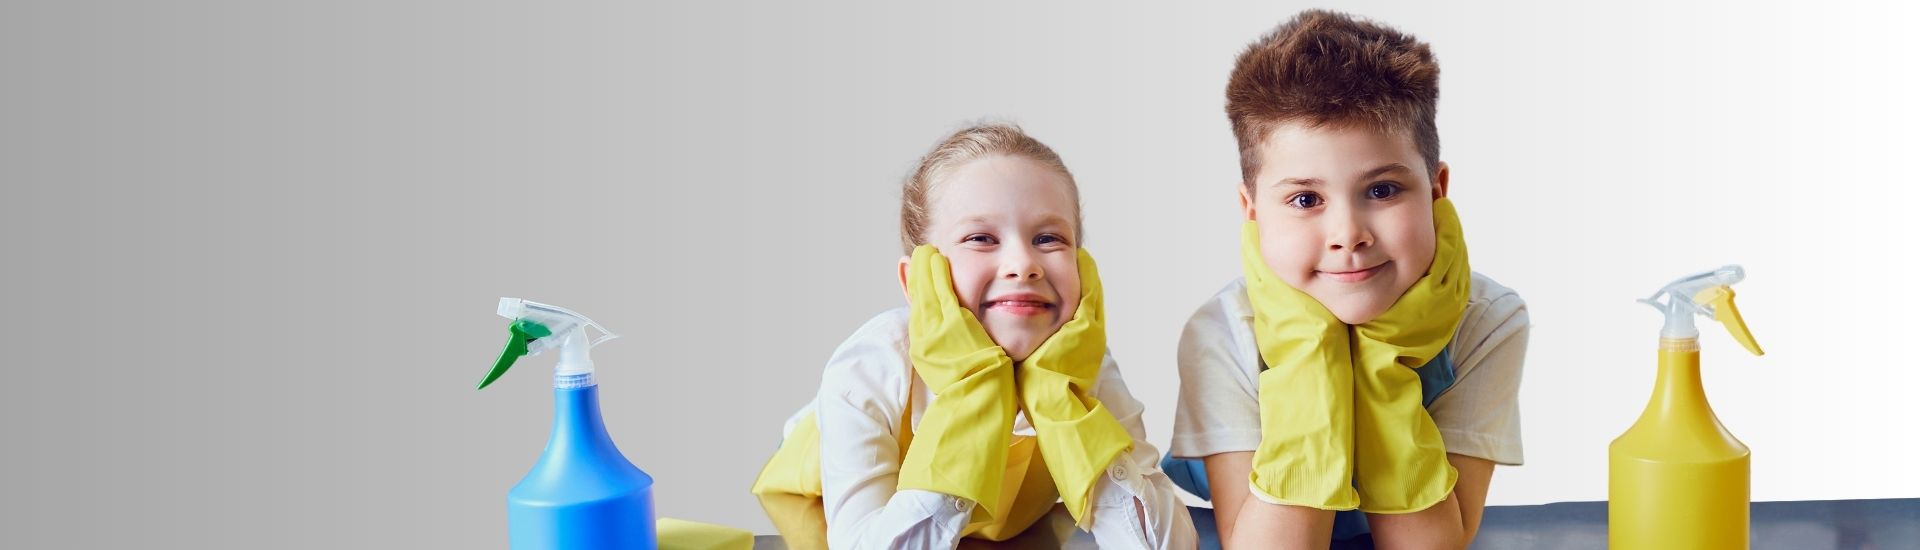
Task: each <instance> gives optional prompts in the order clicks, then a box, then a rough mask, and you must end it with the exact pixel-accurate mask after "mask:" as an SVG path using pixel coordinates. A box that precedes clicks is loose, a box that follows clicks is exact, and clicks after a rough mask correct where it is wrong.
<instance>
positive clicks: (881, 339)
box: [786, 308, 1198, 549]
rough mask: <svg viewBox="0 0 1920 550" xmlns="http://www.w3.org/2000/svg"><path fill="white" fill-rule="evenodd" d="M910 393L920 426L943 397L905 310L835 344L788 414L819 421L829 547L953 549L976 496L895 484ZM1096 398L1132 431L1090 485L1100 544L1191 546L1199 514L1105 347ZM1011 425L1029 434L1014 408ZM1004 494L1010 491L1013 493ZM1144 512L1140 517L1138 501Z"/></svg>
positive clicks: (880, 318)
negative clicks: (1185, 498) (1193, 513)
mask: <svg viewBox="0 0 1920 550" xmlns="http://www.w3.org/2000/svg"><path fill="white" fill-rule="evenodd" d="M908 392H912V395H913V399H912V403H913V410H912V411H911V414H912V415H913V416H912V423H913V425H914V426H918V425H919V424H920V417H921V415H922V414H924V413H925V411H926V408H927V405H928V404H929V403H931V402H933V400H935V399H938V396H935V395H933V393H932V391H931V390H929V389H927V386H926V384H925V383H924V382H921V381H920V379H919V377H918V376H916V375H914V373H913V363H912V361H911V359H910V358H909V356H908V353H907V309H906V308H899V309H894V310H891V311H887V312H885V313H881V314H880V315H878V316H875V317H874V318H873V319H872V320H870V321H867V324H866V325H864V326H861V327H860V329H859V330H857V331H854V333H853V335H852V336H849V337H847V340H846V341H845V342H843V343H841V344H840V348H839V349H836V350H834V352H833V358H831V359H829V360H828V361H827V366H826V371H825V372H824V373H823V374H822V375H821V380H820V393H819V395H817V396H815V398H814V401H813V403H809V404H808V405H807V407H806V408H803V409H801V410H800V412H798V413H796V414H795V415H794V416H793V418H792V419H789V420H788V421H787V427H786V432H787V433H789V434H791V433H792V431H793V426H794V424H795V423H796V422H798V421H799V420H800V419H801V418H804V417H805V416H806V415H807V413H808V412H814V413H816V418H817V422H818V425H819V427H820V481H821V492H822V493H823V494H822V496H821V500H822V501H823V504H824V507H825V512H826V520H827V541H828V546H830V547H832V548H906V549H919V548H929V549H936V548H937V549H949V548H954V547H955V546H957V545H959V543H960V538H961V531H962V530H963V529H965V528H966V525H967V523H968V521H969V520H970V519H972V516H973V514H972V512H973V506H974V504H973V502H971V501H968V500H965V499H960V498H957V497H952V496H948V495H945V494H941V493H935V492H931V491H921V490H912V489H909V490H901V491H896V490H895V487H896V486H897V485H898V483H897V478H898V474H899V471H900V461H901V460H902V459H903V458H904V457H902V456H900V451H899V449H900V446H899V437H900V434H898V433H895V432H896V431H898V430H899V424H900V418H901V416H902V414H904V413H907V412H908V411H906V410H904V409H905V407H906V405H907V403H908V400H907V396H908ZM1093 393H1094V397H1095V398H1097V399H1099V400H1100V402H1101V403H1103V404H1105V405H1106V408H1107V410H1108V411H1111V412H1112V413H1113V416H1114V418H1116V419H1118V420H1119V421H1120V424H1121V425H1122V426H1125V427H1126V430H1127V433H1128V434H1129V435H1131V436H1132V437H1133V448H1132V450H1130V451H1129V452H1126V453H1122V454H1121V455H1119V456H1117V457H1115V458H1114V460H1113V462H1112V464H1110V465H1109V466H1108V467H1107V475H1106V476H1103V477H1101V478H1100V480H1099V481H1098V482H1097V483H1096V484H1095V485H1094V488H1093V505H1092V511H1091V513H1092V519H1091V521H1090V525H1089V530H1090V531H1091V532H1092V533H1093V536H1094V540H1095V542H1097V543H1098V544H1099V545H1100V547H1101V548H1154V549H1159V548H1193V547H1195V546H1196V545H1197V544H1198V539H1197V538H1196V534H1195V533H1194V528H1193V520H1192V518H1191V517H1189V516H1188V515H1187V509H1186V506H1185V505H1184V504H1182V503H1181V501H1180V498H1179V496H1178V495H1177V494H1176V493H1175V491H1174V487H1173V482H1172V480H1170V479H1168V478H1167V476H1166V474H1165V473H1162V472H1161V471H1160V466H1159V461H1160V456H1159V451H1158V450H1156V449H1154V447H1153V445H1152V444H1149V443H1147V434H1146V431H1147V429H1146V425H1145V424H1143V423H1142V422H1141V421H1140V413H1141V410H1142V408H1143V407H1142V406H1141V404H1140V402H1139V401H1138V400H1135V399H1134V398H1133V395H1132V394H1131V393H1129V392H1128V391H1127V385H1126V382H1125V381H1124V380H1121V378H1120V368H1119V367H1118V366H1116V365H1115V364H1114V362H1113V356H1112V355H1111V354H1108V355H1107V356H1106V359H1105V361H1103V362H1102V363H1101V365H1100V374H1099V377H1098V380H1097V381H1096V382H1095V384H1094V391H1093ZM1013 433H1014V434H1015V435H1026V436H1031V435H1033V433H1034V432H1033V427H1032V426H1031V425H1030V424H1029V423H1028V422H1027V418H1026V415H1024V414H1016V415H1015V417H1014V425H1013ZM1008 498H1011V496H1009V497H1008ZM1136 503H1137V505H1138V506H1139V509H1140V510H1144V512H1145V518H1144V519H1145V521H1144V524H1143V522H1142V521H1141V519H1142V518H1141V516H1140V515H1139V514H1138V513H1137V512H1136V511H1135V506H1136Z"/></svg>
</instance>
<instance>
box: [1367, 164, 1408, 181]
mask: <svg viewBox="0 0 1920 550" xmlns="http://www.w3.org/2000/svg"><path fill="white" fill-rule="evenodd" d="M1412 171H1413V169H1412V168H1408V167H1407V165H1405V164H1400V163H1398V162H1392V163H1387V164H1386V165H1385V166H1381V167H1379V168H1375V169H1372V170H1368V171H1367V173H1366V174H1363V175H1361V176H1360V179H1361V180H1363V181H1364V180H1370V179H1373V178H1377V177H1380V176H1381V175H1384V174H1391V173H1394V172H1412Z"/></svg>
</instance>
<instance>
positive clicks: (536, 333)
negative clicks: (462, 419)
mask: <svg viewBox="0 0 1920 550" xmlns="http://www.w3.org/2000/svg"><path fill="white" fill-rule="evenodd" d="M507 332H511V333H513V335H512V336H508V337H507V347H506V349H503V350H500V358H499V359H497V360H495V361H494V362H493V370H490V371H487V377H486V378H484V379H481V380H480V386H479V387H476V388H474V389H475V390H484V389H487V385H488V384H492V383H493V381H494V380H499V379H500V375H503V374H506V373H507V369H509V368H513V362H514V361H518V360H519V359H520V358H521V357H523V356H525V355H526V354H527V343H528V342H532V341H534V340H538V339H540V338H545V337H548V336H552V335H553V331H552V330H549V329H547V326H546V325H542V324H540V323H536V322H534V321H531V320H528V319H516V320H514V321H513V324H512V325H508V326H507Z"/></svg>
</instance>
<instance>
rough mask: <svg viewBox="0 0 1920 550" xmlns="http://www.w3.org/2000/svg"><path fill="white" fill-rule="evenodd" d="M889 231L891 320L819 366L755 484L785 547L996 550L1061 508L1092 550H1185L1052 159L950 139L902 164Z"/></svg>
mask: <svg viewBox="0 0 1920 550" xmlns="http://www.w3.org/2000/svg"><path fill="white" fill-rule="evenodd" d="M900 212H901V216H900V218H901V220H900V226H901V241H902V245H903V248H904V250H905V252H906V255H905V256H902V257H901V258H900V262H899V279H900V286H901V289H902V291H904V292H905V293H906V295H907V301H908V304H909V306H908V307H905V308H899V309H894V310H891V311H887V312H884V313H881V314H880V315H878V316H876V317H874V318H873V319H872V320H870V321H868V322H867V323H866V324H865V325H864V326H862V327H860V328H859V329H858V330H856V331H854V333H853V335H852V336H850V337H848V338H847V340H846V341H845V342H844V343H842V344H841V345H840V347H839V349H837V350H835V352H834V354H833V357H832V358H830V359H828V361H827V365H826V369H825V372H824V373H823V374H822V376H821V382H820V390H819V393H818V394H817V395H816V396H815V398H814V401H813V402H812V403H810V404H809V405H808V406H807V407H805V408H803V409H802V410H801V411H800V412H799V413H797V414H795V415H794V417H793V418H792V419H790V420H789V421H788V422H787V428H786V439H785V441H784V442H783V443H782V445H781V448H780V450H779V451H778V452H777V453H776V454H775V456H774V457H773V459H772V460H771V461H769V463H768V464H767V466H766V468H765V469H764V470H763V471H762V472H761V474H760V478H759V480H758V481H756V482H755V484H754V493H755V494H756V495H759V496H760V499H761V502H762V504H763V505H764V506H765V507H766V509H767V512H768V514H769V516H770V517H772V519H773V521H774V523H775V525H776V527H778V528H779V529H780V531H781V534H782V535H783V537H784V538H785V539H786V542H787V544H788V545H789V546H794V547H807V546H808V545H819V544H823V543H824V544H827V545H829V546H831V547H833V548H953V547H955V546H956V545H957V544H958V543H959V541H960V539H961V538H962V537H974V538H982V539H988V540H1005V539H1008V538H1011V537H1013V536H1015V535H1018V534H1019V533H1020V532H1022V531H1024V530H1026V529H1027V528H1028V527H1029V526H1031V525H1033V524H1034V523H1035V522H1037V521H1038V520H1039V519H1040V518H1041V517H1043V516H1045V515H1046V514H1047V513H1048V512H1049V511H1050V510H1052V509H1053V508H1054V506H1055V504H1056V503H1058V502H1061V501H1063V500H1064V501H1065V508H1066V509H1067V512H1068V513H1069V514H1071V515H1072V516H1073V518H1074V520H1075V523H1076V524H1077V525H1078V526H1079V527H1081V528H1082V529H1086V530H1088V531H1090V532H1092V533H1093V535H1094V538H1095V539H1096V541H1097V542H1098V543H1099V545H1100V547H1102V548H1191V547H1193V546H1194V544H1195V539H1194V536H1195V535H1194V530H1193V525H1192V520H1191V518H1190V517H1189V516H1188V515H1187V511H1186V507H1185V506H1183V505H1182V504H1181V502H1180V500H1179V498H1178V497H1177V496H1176V494H1175V493H1174V489H1173V486H1172V484H1171V482H1170V481H1169V480H1168V478H1167V477H1166V475H1165V474H1163V473H1161V472H1160V470H1159V469H1158V467H1157V465H1156V464H1157V459H1158V455H1159V453H1158V451H1157V450H1155V449H1154V447H1153V446H1152V445H1150V444H1148V443H1147V441H1146V428H1145V426H1144V424H1143V423H1142V422H1141V419H1140V415H1141V412H1142V411H1141V409H1142V407H1141V405H1140V402H1139V401H1137V400H1135V399H1134V398H1133V396H1132V395H1131V394H1130V393H1128V391H1127V387H1126V383H1125V382H1124V381H1123V380H1122V379H1121V377H1120V371H1119V367H1117V366H1115V364H1114V362H1113V358H1112V357H1111V356H1110V355H1109V354H1108V353H1107V349H1106V333H1105V330H1106V329H1105V323H1106V321H1105V317H1104V313H1103V312H1102V304H1101V289H1100V281H1099V276H1098V271H1097V269H1096V268H1095V265H1094V263H1093V259H1092V256H1090V255H1089V254H1087V252H1086V251H1085V250H1084V249H1083V248H1081V244H1082V243H1081V235H1082V232H1081V227H1080V220H1081V215H1080V197H1079V189H1078V187H1077V186H1076V185H1075V183H1074V180H1073V175H1072V174H1071V173H1070V172H1068V171H1067V168H1066V166H1065V164H1063V163H1062V162H1061V160H1060V157H1059V156H1058V155H1056V154H1055V153H1054V152H1053V150H1052V149H1050V148H1048V147H1047V146H1046V145H1044V144H1042V143H1040V142H1039V141H1037V140H1035V139H1033V138H1032V137H1030V136H1028V135H1027V134H1025V133H1024V132H1022V131H1021V130H1020V129H1019V128H1018V127H1015V126H1011V125H1002V124H990V125H982V126H975V127H971V128H966V129H963V130H960V131H959V132H956V133H954V134H953V135H951V136H949V137H947V139H945V140H944V141H942V142H941V143H940V144H939V145H938V146H937V147H935V148H934V149H933V151H931V152H929V153H928V154H927V155H926V156H925V157H923V158H922V159H921V161H920V164H919V167H918V169H916V170H915V171H914V173H913V175H912V176H911V177H909V178H908V179H907V181H906V184H905V187H904V189H903V192H902V199H901V208H900ZM823 531H824V532H823Z"/></svg>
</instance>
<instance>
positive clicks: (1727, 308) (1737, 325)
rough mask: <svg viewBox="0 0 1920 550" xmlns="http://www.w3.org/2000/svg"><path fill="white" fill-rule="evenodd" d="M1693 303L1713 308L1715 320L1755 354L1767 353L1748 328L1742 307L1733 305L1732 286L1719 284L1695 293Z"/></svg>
mask: <svg viewBox="0 0 1920 550" xmlns="http://www.w3.org/2000/svg"><path fill="white" fill-rule="evenodd" d="M1693 303H1695V304H1700V305H1703V306H1707V307H1709V308H1711V309H1710V311H1712V313H1713V318H1714V320H1717V321H1720V324H1721V325H1725V326H1726V327H1727V333H1728V334H1731V335H1733V339H1734V340H1736V341H1738V342H1740V345H1741V346H1745V347H1746V348H1747V351H1749V352H1752V353H1753V354H1754V355H1766V354H1767V352H1765V351H1761V350H1760V343H1759V342H1755V341H1754V340H1753V333H1752V332H1750V331H1748V330H1747V321H1746V320H1745V319H1742V318H1741V317H1740V308H1739V307H1736V306H1734V305H1733V288H1732V287H1728V286H1726V285H1718V286H1714V287H1711V288H1708V289H1706V290H1702V291H1700V293H1699V294H1695V295H1693Z"/></svg>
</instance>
